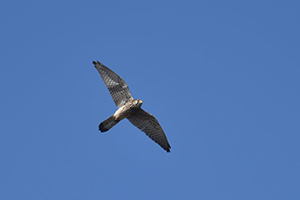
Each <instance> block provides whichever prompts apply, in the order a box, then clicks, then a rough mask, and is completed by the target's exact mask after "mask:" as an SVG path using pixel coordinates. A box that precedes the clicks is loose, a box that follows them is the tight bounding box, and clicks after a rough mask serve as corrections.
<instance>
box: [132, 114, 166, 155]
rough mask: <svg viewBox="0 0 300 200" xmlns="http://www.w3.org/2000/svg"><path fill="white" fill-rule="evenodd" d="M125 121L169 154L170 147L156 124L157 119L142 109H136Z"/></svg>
mask: <svg viewBox="0 0 300 200" xmlns="http://www.w3.org/2000/svg"><path fill="white" fill-rule="evenodd" d="M127 119H128V120H129V121H130V122H131V123H132V124H133V125H134V126H136V127H137V128H139V129H140V130H142V131H143V132H145V133H146V135H148V136H149V137H150V138H151V139H152V140H153V141H154V142H156V143H157V144H159V145H160V146H161V147H162V148H163V149H164V150H166V151H167V152H170V149H171V146H170V144H169V142H168V139H167V137H166V135H165V133H164V131H163V129H162V128H161V126H160V124H159V123H158V121H157V119H156V118H155V117H154V116H153V115H151V114H150V113H147V112H146V111H144V110H143V109H138V110H136V111H135V112H134V113H132V114H131V115H130V116H129V117H127Z"/></svg>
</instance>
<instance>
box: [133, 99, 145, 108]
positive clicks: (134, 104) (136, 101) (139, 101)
mask: <svg viewBox="0 0 300 200" xmlns="http://www.w3.org/2000/svg"><path fill="white" fill-rule="evenodd" d="M142 104H143V101H142V100H140V99H135V100H133V106H134V107H135V108H140V107H141V106H142Z"/></svg>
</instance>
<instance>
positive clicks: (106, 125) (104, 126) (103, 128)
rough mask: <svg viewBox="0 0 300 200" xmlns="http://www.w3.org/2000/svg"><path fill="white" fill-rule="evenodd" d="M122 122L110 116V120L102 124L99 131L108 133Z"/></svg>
mask: <svg viewBox="0 0 300 200" xmlns="http://www.w3.org/2000/svg"><path fill="white" fill-rule="evenodd" d="M119 121H120V120H115V118H114V116H110V117H109V118H108V119H106V120H105V121H103V122H101V124H100V125H99V130H100V131H101V132H105V131H108V130H109V129H111V128H112V127H113V126H114V125H116V124H117V123H118V122H119Z"/></svg>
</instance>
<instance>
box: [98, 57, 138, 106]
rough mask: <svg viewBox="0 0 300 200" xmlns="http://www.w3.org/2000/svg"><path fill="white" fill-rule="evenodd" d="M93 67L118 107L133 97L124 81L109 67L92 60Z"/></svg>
mask: <svg viewBox="0 0 300 200" xmlns="http://www.w3.org/2000/svg"><path fill="white" fill-rule="evenodd" d="M93 64H94V65H95V68H96V69H97V70H98V72H99V73H100V75H101V78H102V79H103V81H104V83H105V85H106V87H107V88H108V90H109V93H110V95H111V97H112V99H113V101H114V102H115V104H116V105H117V106H118V107H121V106H123V105H125V103H126V102H128V101H129V100H131V99H133V98H132V96H131V94H130V91H129V88H128V85H127V84H126V83H125V81H124V80H123V79H122V78H121V77H120V76H118V75H117V74H116V73H115V72H113V71H112V70H111V69H109V68H108V67H106V66H105V65H103V64H102V63H100V62H99V61H97V62H95V61H93Z"/></svg>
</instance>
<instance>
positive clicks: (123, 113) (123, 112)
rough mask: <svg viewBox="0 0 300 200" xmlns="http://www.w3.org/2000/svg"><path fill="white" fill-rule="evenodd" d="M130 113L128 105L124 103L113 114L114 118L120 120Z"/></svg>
mask: <svg viewBox="0 0 300 200" xmlns="http://www.w3.org/2000/svg"><path fill="white" fill-rule="evenodd" d="M130 113H131V108H130V106H127V105H124V106H122V107H120V108H119V109H118V110H117V111H116V112H115V114H114V118H115V120H122V119H124V118H126V117H128V116H129V115H130Z"/></svg>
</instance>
